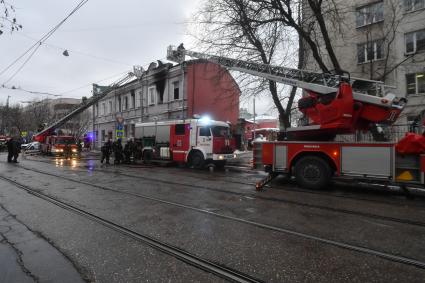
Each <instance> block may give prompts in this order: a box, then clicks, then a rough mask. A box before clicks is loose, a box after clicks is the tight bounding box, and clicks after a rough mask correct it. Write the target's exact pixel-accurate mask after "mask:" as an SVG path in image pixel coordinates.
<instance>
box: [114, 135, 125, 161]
mask: <svg viewBox="0 0 425 283" xmlns="http://www.w3.org/2000/svg"><path fill="white" fill-rule="evenodd" d="M112 149H113V151H114V154H115V160H114V164H120V163H121V162H122V151H123V149H122V143H121V139H118V140H117V141H116V142H114V144H113V146H112Z"/></svg>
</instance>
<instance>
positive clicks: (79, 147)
mask: <svg viewBox="0 0 425 283" xmlns="http://www.w3.org/2000/svg"><path fill="white" fill-rule="evenodd" d="M82 143H83V142H82V141H81V140H80V139H78V144H77V151H78V158H81V152H82V151H83V144H82Z"/></svg>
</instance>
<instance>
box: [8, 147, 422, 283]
mask: <svg viewBox="0 0 425 283" xmlns="http://www.w3.org/2000/svg"><path fill="white" fill-rule="evenodd" d="M0 159H1V160H2V161H1V162H0V176H4V177H8V178H11V179H13V180H15V181H17V182H19V183H21V184H23V185H26V186H29V187H31V188H33V189H36V190H37V191H39V192H42V193H43V194H47V195H49V196H52V197H55V198H56V199H59V200H62V201H64V202H66V203H68V204H71V205H73V206H76V207H78V208H79V209H82V210H84V211H87V212H90V213H92V214H94V215H96V216H99V217H102V218H104V219H107V220H109V221H112V222H114V223H118V224H119V225H122V226H124V227H126V228H128V229H130V230H132V231H135V232H137V233H141V234H144V235H148V236H150V237H153V238H155V239H158V240H161V241H163V242H166V243H168V244H171V245H173V246H176V247H179V248H181V249H184V250H185V251H188V252H190V253H191V254H194V255H197V256H200V257H202V258H204V259H208V260H210V261H213V262H216V263H220V264H221V265H225V266H227V267H230V268H232V269H235V270H238V271H241V272H243V273H246V274H248V275H251V276H252V277H255V278H258V279H260V280H263V281H267V282H365V281H367V282H424V281H425V265H424V266H421V265H420V264H419V265H416V266H415V265H412V264H406V263H400V262H396V261H394V260H391V259H389V258H385V257H382V256H376V255H372V254H368V253H365V252H360V251H358V250H357V251H356V250H350V249H347V248H344V247H341V246H338V245H335V244H334V242H336V243H344V244H350V245H352V246H355V247H362V248H369V249H372V250H374V251H379V252H382V253H385V255H394V256H402V257H405V258H408V259H412V260H416V261H418V262H419V263H425V200H424V199H423V198H420V197H418V198H415V199H407V198H406V197H404V196H402V195H398V194H389V193H383V192H380V191H376V190H372V189H368V190H365V189H361V190H360V189H358V190H357V189H356V188H355V186H354V188H353V186H339V187H336V188H333V189H330V190H327V191H324V192H313V191H304V190H300V189H298V188H295V187H294V186H293V185H290V184H286V183H284V182H283V181H282V180H277V181H275V182H274V183H273V184H272V188H271V189H269V190H267V191H265V192H256V191H255V190H254V183H255V181H257V180H259V179H260V178H261V175H260V174H258V173H256V172H232V171H229V172H223V171H221V172H208V171H196V170H191V169H187V168H177V167H170V168H168V167H142V166H121V167H119V166H113V165H110V166H106V165H103V166H102V165H101V164H100V163H99V162H98V161H97V160H93V159H91V158H89V157H88V158H84V159H83V160H81V161H77V160H61V159H54V158H47V157H38V156H31V157H27V158H25V159H22V160H21V163H19V164H16V165H15V164H7V163H5V162H4V161H3V160H5V156H4V155H0ZM0 188H1V189H0V219H1V220H0V282H66V280H68V282H78V280H80V281H88V282H92V281H94V282H164V281H165V282H220V281H222V279H221V278H219V277H217V276H216V275H213V274H211V273H208V272H205V271H202V270H200V269H198V268H196V267H194V266H191V265H189V264H187V263H184V262H182V261H180V260H178V259H176V258H174V257H172V256H170V255H167V254H164V253H163V252H161V251H159V250H157V249H154V248H152V247H149V246H146V245H145V244H143V243H141V242H139V241H136V240H135V239H132V238H129V237H127V236H125V235H122V234H120V233H118V232H117V231H114V230H112V229H110V228H108V227H105V226H103V225H100V224H99V223H96V222H94V221H92V220H90V219H87V218H85V217H83V216H81V215H77V214H75V213H72V212H70V211H67V210H65V209H63V208H61V207H58V206H56V205H54V204H51V203H49V202H46V201H45V200H42V199H40V198H37V197H35V196H33V195H31V194H28V193H27V192H25V191H23V190H22V189H19V188H18V187H16V186H15V185H13V184H11V183H9V182H6V181H5V180H0ZM293 232H296V233H303V234H295V233H293ZM306 235H307V236H312V237H316V238H312V237H307V236H306ZM323 239H325V240H330V241H334V242H328V243H325V242H324V241H323ZM2 274H3V277H2Z"/></svg>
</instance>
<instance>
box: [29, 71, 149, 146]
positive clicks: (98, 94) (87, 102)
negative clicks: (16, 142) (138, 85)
mask: <svg viewBox="0 0 425 283" xmlns="http://www.w3.org/2000/svg"><path fill="white" fill-rule="evenodd" d="M140 68H141V67H138V66H135V67H134V72H129V73H128V74H127V75H125V76H124V77H122V78H120V79H119V80H117V81H116V82H114V83H112V84H111V85H109V86H106V87H98V88H94V90H93V96H92V97H90V98H88V99H83V101H82V102H81V103H80V104H79V105H78V106H77V107H75V108H74V109H73V110H71V111H70V112H69V113H68V114H66V115H65V116H63V117H62V118H60V119H58V120H57V121H55V122H53V123H52V124H50V125H48V127H46V128H44V129H43V130H41V131H40V132H38V133H36V134H35V135H34V137H33V139H34V140H35V141H38V142H41V143H43V142H44V141H45V139H46V137H47V136H51V135H54V132H55V130H56V129H58V128H60V127H61V126H63V125H64V124H65V123H67V122H68V121H69V120H71V119H72V118H74V117H76V116H77V115H79V114H81V113H82V112H84V111H85V110H86V109H88V108H89V107H91V106H93V105H94V104H96V103H97V102H98V101H99V100H101V99H102V98H104V97H105V96H106V95H107V94H108V93H110V92H111V91H112V90H115V89H117V88H119V87H120V86H122V85H123V84H125V83H127V82H129V81H130V80H131V79H134V78H135V76H136V73H137V72H140V71H141V70H140Z"/></svg>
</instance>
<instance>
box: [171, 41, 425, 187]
mask: <svg viewBox="0 0 425 283" xmlns="http://www.w3.org/2000/svg"><path fill="white" fill-rule="evenodd" d="M185 56H191V57H195V58H199V59H204V60H208V61H211V62H214V63H216V64H220V65H222V66H224V67H227V68H228V69H231V70H237V71H240V72H245V73H248V74H252V75H254V76H259V77H263V78H266V79H269V80H273V81H276V82H280V83H283V84H288V85H292V86H296V87H299V88H301V89H303V91H304V96H303V98H301V99H300V100H299V101H298V107H299V110H300V111H301V112H302V113H303V114H304V117H303V118H304V119H303V121H305V122H306V123H305V124H304V125H302V126H299V127H295V128H288V129H286V130H285V132H284V136H285V139H284V140H283V141H272V142H267V141H261V142H257V143H255V145H254V152H253V154H254V166H255V167H256V168H261V169H265V170H266V171H267V172H269V173H270V174H269V176H268V177H267V178H265V179H264V180H262V181H261V182H258V183H257V189H261V188H262V187H263V186H264V185H265V184H266V183H267V182H269V181H270V180H271V179H273V178H274V177H275V176H277V175H279V174H285V175H288V176H294V177H295V179H296V182H297V183H298V184H299V185H300V186H302V187H305V188H311V189H319V188H323V187H325V186H326V185H327V184H328V183H329V181H330V180H331V178H333V177H350V178H362V179H369V180H372V181H382V182H385V183H387V184H388V183H399V184H402V185H405V184H415V185H421V186H423V185H424V172H425V155H423V154H422V153H425V138H421V137H420V136H419V138H418V136H409V137H408V139H407V140H403V144H402V150H399V146H400V144H395V143H386V142H369V143H362V142H355V143H346V142H336V141H334V139H335V137H336V136H337V135H340V134H351V133H354V132H356V131H358V130H361V131H370V132H373V130H374V129H376V125H377V124H388V125H389V124H392V123H394V122H395V121H396V120H397V118H398V117H399V115H400V113H401V111H402V110H403V108H404V105H405V104H406V102H407V101H406V100H405V99H404V98H398V97H396V96H395V95H394V94H392V93H390V92H388V91H387V88H386V87H385V86H384V84H383V83H382V82H379V81H371V80H364V79H357V78H352V77H350V75H349V74H348V73H344V74H338V75H334V74H324V73H317V72H311V71H305V70H299V69H291V68H286V67H280V66H272V65H266V64H258V63H253V62H248V61H243V60H237V59H232V58H226V57H222V56H214V55H209V54H204V53H199V52H194V51H188V50H185V49H184V47H183V45H180V46H179V47H178V48H175V47H172V46H170V47H169V48H168V53H167V58H168V59H169V60H172V61H176V62H182V61H184V60H185Z"/></svg>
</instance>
